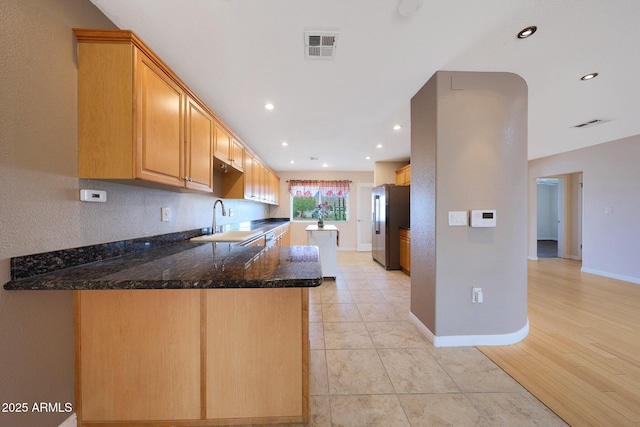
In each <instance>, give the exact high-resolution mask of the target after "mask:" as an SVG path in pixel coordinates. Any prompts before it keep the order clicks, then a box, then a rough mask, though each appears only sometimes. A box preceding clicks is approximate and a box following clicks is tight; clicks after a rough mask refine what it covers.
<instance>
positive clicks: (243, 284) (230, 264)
mask: <svg viewBox="0 0 640 427" xmlns="http://www.w3.org/2000/svg"><path fill="white" fill-rule="evenodd" d="M288 222H289V221H288V220H287V219H265V220H258V221H251V222H246V223H240V224H235V225H232V226H225V230H224V231H228V230H259V231H262V232H263V234H266V233H268V232H269V231H271V230H273V229H275V228H277V227H280V226H282V225H285V224H286V223H288ZM210 231H211V229H206V228H204V229H196V230H189V231H184V232H177V233H170V234H165V235H160V236H150V237H141V238H136V239H131V240H123V241H118V242H110V243H104V244H97V245H92V246H84V247H80V248H71V249H64V250H57V251H52V252H46V253H41V254H34V255H26V256H22V257H16V258H12V259H11V277H12V280H11V281H10V282H7V283H6V284H5V285H4V289H6V290H85V289H86V290H90V289H201V288H202V289H209V288H211V289H213V288H277V287H313V286H318V285H320V284H321V283H322V271H321V268H320V258H319V254H318V249H317V248H316V247H313V246H289V247H283V246H274V247H265V246H248V247H244V246H241V245H237V244H229V243H194V242H190V241H189V239H190V238H192V237H195V236H198V235H201V234H206V233H208V232H210Z"/></svg>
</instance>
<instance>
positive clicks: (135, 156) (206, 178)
mask: <svg viewBox="0 0 640 427" xmlns="http://www.w3.org/2000/svg"><path fill="white" fill-rule="evenodd" d="M74 32H75V34H76V37H77V39H78V122H79V123H78V128H79V130H78V140H79V147H78V158H79V166H78V175H79V177H80V178H91V179H108V180H116V181H125V182H130V183H134V184H135V183H138V184H142V183H149V184H160V185H163V186H168V188H172V187H173V188H176V189H182V190H198V191H205V192H212V191H213V176H212V167H213V166H212V163H213V162H212V155H213V116H212V114H210V112H208V111H207V109H206V108H205V107H204V105H203V104H202V103H200V102H199V101H197V100H196V97H195V96H194V95H192V94H190V93H189V91H188V89H186V86H185V85H184V84H183V83H182V82H181V81H180V80H179V79H178V78H177V77H176V76H175V75H174V74H173V73H172V72H171V70H169V69H168V67H166V65H164V63H163V62H162V61H161V60H160V59H159V58H157V57H156V56H155V54H154V53H153V52H152V51H150V50H149V49H148V48H147V47H146V46H145V45H144V44H143V43H142V41H140V40H139V39H138V38H137V37H136V36H135V34H133V33H132V32H130V31H102V30H74Z"/></svg>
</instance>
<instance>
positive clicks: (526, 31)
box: [518, 25, 538, 39]
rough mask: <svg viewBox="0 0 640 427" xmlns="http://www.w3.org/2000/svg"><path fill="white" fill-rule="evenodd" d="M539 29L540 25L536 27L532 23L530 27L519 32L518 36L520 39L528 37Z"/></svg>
mask: <svg viewBox="0 0 640 427" xmlns="http://www.w3.org/2000/svg"><path fill="white" fill-rule="evenodd" d="M537 30H538V27H536V26H535V25H532V26H530V27H527V28H525V29H524V30H522V31H520V32H519V33H518V38H519V39H526V38H527V37H530V36H532V35H533V33H535V32H536V31H537Z"/></svg>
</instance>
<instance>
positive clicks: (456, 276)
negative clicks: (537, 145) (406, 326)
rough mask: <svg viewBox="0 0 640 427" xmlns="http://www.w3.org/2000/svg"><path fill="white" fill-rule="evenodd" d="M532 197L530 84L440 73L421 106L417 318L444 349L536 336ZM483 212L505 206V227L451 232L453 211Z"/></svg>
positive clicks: (416, 101) (415, 209)
mask: <svg viewBox="0 0 640 427" xmlns="http://www.w3.org/2000/svg"><path fill="white" fill-rule="evenodd" d="M526 192H527V85H526V83H525V82H524V80H522V78H520V77H519V76H517V75H514V74H510V73H481V72H450V71H440V72H437V73H436V74H435V75H434V76H433V77H432V78H431V79H430V80H429V81H428V82H427V83H426V84H425V86H424V87H423V88H422V89H420V91H418V93H416V95H415V96H414V97H413V98H412V100H411V312H412V313H413V315H414V316H415V318H417V319H418V320H419V321H420V322H421V323H422V324H423V325H424V326H425V327H426V328H427V329H428V330H429V331H430V332H431V333H432V334H433V335H434V337H435V340H434V342H435V341H437V340H438V339H439V338H447V339H449V338H451V337H454V338H453V340H452V342H456V344H455V345H466V344H465V343H467V344H469V345H476V344H482V343H487V344H489V343H494V342H495V340H494V339H493V337H500V336H510V335H513V334H517V333H518V332H521V331H523V330H525V331H526V328H527V325H528V323H527V197H526ZM473 209H495V210H496V211H497V215H496V217H497V226H496V227H495V228H472V227H468V226H467V227H450V226H449V225H448V212H450V211H471V210H473ZM473 287H480V288H482V290H483V294H484V302H483V303H481V304H479V303H473V302H472V301H471V295H472V288H473ZM455 337H459V338H460V339H459V340H457V341H456V338H455ZM497 341H500V338H498V339H497ZM440 342H444V341H442V340H440Z"/></svg>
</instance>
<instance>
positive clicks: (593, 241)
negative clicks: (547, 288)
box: [528, 135, 640, 283]
mask: <svg viewBox="0 0 640 427" xmlns="http://www.w3.org/2000/svg"><path fill="white" fill-rule="evenodd" d="M639 159H640V135H636V136H632V137H628V138H623V139H620V140H616V141H611V142H607V143H604V144H599V145H596V146H592V147H588V148H584V149H580V150H574V151H570V152H567V153H562V154H558V155H555V156H549V157H544V158H541V159H535V160H531V161H529V203H528V206H529V207H528V218H529V226H528V230H529V231H528V234H529V243H528V255H529V257H535V255H536V239H537V224H536V211H537V201H536V197H535V195H536V178H539V177H545V176H553V175H561V174H567V173H573V172H580V171H581V172H582V173H583V175H582V179H583V184H584V187H583V216H582V269H583V271H586V272H590V273H595V274H600V275H604V276H609V277H614V278H619V279H622V280H627V281H630V282H634V283H640V221H638V212H640V167H639V166H638V160H639ZM608 211H610V212H611V213H606V212H608Z"/></svg>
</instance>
